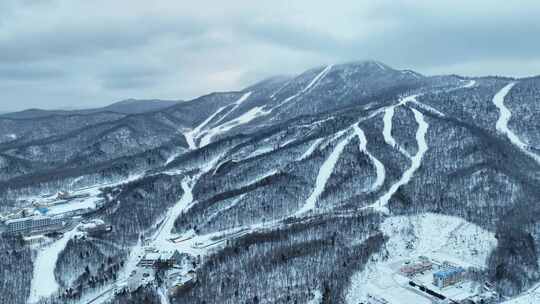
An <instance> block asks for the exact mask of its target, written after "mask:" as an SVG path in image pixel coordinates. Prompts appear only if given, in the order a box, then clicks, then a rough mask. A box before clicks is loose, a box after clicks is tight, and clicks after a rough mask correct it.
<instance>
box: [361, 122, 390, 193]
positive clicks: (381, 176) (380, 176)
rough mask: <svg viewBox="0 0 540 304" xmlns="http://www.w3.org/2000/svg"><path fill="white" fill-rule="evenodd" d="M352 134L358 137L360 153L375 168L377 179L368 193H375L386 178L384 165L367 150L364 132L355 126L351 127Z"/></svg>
mask: <svg viewBox="0 0 540 304" xmlns="http://www.w3.org/2000/svg"><path fill="white" fill-rule="evenodd" d="M353 129H354V132H355V133H356V136H358V139H359V140H360V151H361V152H362V153H365V154H366V155H367V156H368V157H369V159H370V160H371V161H372V162H373V165H374V166H375V170H376V173H377V178H376V179H375V182H374V183H373V186H372V187H371V189H370V191H375V190H377V189H379V188H380V187H381V186H382V185H383V183H384V180H385V178H386V171H385V169H384V165H383V164H382V163H381V162H380V161H379V160H378V159H377V158H376V157H375V156H373V155H372V154H371V153H369V151H368V150H367V138H366V135H365V133H364V131H363V130H362V129H361V128H360V127H359V126H358V125H357V124H356V125H354V127H353Z"/></svg>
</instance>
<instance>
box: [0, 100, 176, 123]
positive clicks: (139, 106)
mask: <svg viewBox="0 0 540 304" xmlns="http://www.w3.org/2000/svg"><path fill="white" fill-rule="evenodd" d="M179 102H180V101H178V100H160V99H151V100H143V99H126V100H122V101H119V102H115V103H113V104H111V105H108V106H105V107H102V108H94V109H80V110H43V109H28V110H23V111H19V112H2V113H0V117H3V118H13V119H30V118H42V117H47V116H59V115H85V114H92V113H97V112H114V113H120V114H140V113H146V112H154V111H159V110H163V109H165V108H168V107H172V106H174V105H175V104H177V103H179Z"/></svg>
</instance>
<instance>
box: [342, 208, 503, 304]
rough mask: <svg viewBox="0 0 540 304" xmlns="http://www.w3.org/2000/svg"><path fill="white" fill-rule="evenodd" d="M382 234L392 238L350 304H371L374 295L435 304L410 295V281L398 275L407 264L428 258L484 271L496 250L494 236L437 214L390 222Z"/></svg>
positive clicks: (356, 284)
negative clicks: (420, 257)
mask: <svg viewBox="0 0 540 304" xmlns="http://www.w3.org/2000/svg"><path fill="white" fill-rule="evenodd" d="M381 230H382V232H383V233H384V234H385V235H386V236H388V237H389V239H388V241H387V243H386V245H385V250H383V251H382V252H381V253H380V254H378V255H375V256H373V257H372V258H371V260H370V261H369V262H368V264H367V265H366V267H365V269H364V270H363V271H359V272H358V273H356V274H354V275H353V277H352V278H351V285H350V286H349V290H348V291H347V296H346V298H347V303H351V304H353V303H354V304H357V303H360V302H362V301H367V299H368V296H369V295H371V296H378V297H384V298H385V299H386V300H387V301H389V303H390V304H397V303H418V304H422V303H425V304H431V300H429V299H428V298H426V297H425V296H423V295H421V294H418V293H416V292H415V291H413V290H411V289H409V288H408V286H407V284H408V279H407V278H406V277H403V276H401V275H400V274H399V273H397V270H399V267H401V265H403V263H404V262H405V261H408V260H410V259H415V258H418V257H419V256H426V257H428V258H430V259H432V260H437V261H439V262H444V261H450V262H453V263H456V264H458V265H461V266H463V267H470V266H474V267H478V268H484V267H485V265H486V261H487V258H488V256H489V254H490V252H491V251H492V250H493V248H495V247H496V246H497V239H495V235H494V233H492V232H489V231H486V230H484V229H482V228H480V227H478V226H476V225H474V224H472V223H469V222H467V221H465V220H463V219H461V218H459V217H453V216H446V215H440V214H434V213H426V214H421V215H415V216H395V217H389V218H387V219H386V220H385V221H384V222H383V223H382V224H381ZM427 279H428V280H429V278H427ZM445 292H455V291H453V290H445Z"/></svg>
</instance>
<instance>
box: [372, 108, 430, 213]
mask: <svg viewBox="0 0 540 304" xmlns="http://www.w3.org/2000/svg"><path fill="white" fill-rule="evenodd" d="M411 110H412V111H413V113H414V118H415V120H416V122H417V123H418V129H417V131H416V142H417V144H418V151H417V152H416V155H414V156H413V157H412V158H411V166H410V167H409V168H408V169H407V170H406V171H405V172H404V173H403V175H402V176H401V178H400V179H399V180H398V181H397V182H396V183H394V184H392V186H391V187H390V189H389V190H388V191H387V192H386V193H385V194H384V195H383V196H381V197H380V198H379V199H378V200H377V201H376V202H375V203H374V204H371V205H369V206H368V207H371V208H374V209H375V210H378V211H381V212H387V211H388V210H387V207H386V205H388V202H389V201H390V199H391V198H392V196H393V195H394V194H395V193H396V191H397V190H398V189H399V187H401V186H403V185H406V184H407V183H409V181H410V180H411V178H412V177H413V175H414V173H415V172H416V170H418V168H420V165H421V164H422V158H423V157H424V154H425V153H426V152H427V150H428V146H427V141H426V134H427V130H428V128H429V125H428V123H427V122H426V121H425V120H424V115H423V114H422V113H421V112H419V111H418V110H416V109H411Z"/></svg>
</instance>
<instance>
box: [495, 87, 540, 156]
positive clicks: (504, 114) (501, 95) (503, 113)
mask: <svg viewBox="0 0 540 304" xmlns="http://www.w3.org/2000/svg"><path fill="white" fill-rule="evenodd" d="M515 84H516V83H515V82H511V83H509V84H508V85H506V86H505V87H504V88H502V89H501V90H500V91H499V92H497V94H495V96H494V97H493V103H494V104H495V106H496V107H497V108H498V109H499V119H498V120H497V123H496V125H495V127H496V128H497V131H499V132H501V133H502V134H504V135H506V137H508V139H509V140H510V142H512V144H514V145H515V146H517V147H518V148H519V149H520V150H522V151H523V152H525V154H527V155H529V156H530V157H531V158H533V159H534V160H535V161H536V162H537V163H539V164H540V155H537V154H535V153H533V152H531V151H530V150H529V149H528V145H527V144H526V143H525V142H523V141H522V140H521V139H520V138H519V136H517V134H516V133H514V132H513V131H512V130H510V129H509V128H508V122H509V121H510V117H511V116H512V112H510V109H508V108H507V107H506V106H505V104H504V99H505V98H506V95H508V93H509V92H510V90H511V89H512V87H514V85H515Z"/></svg>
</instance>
